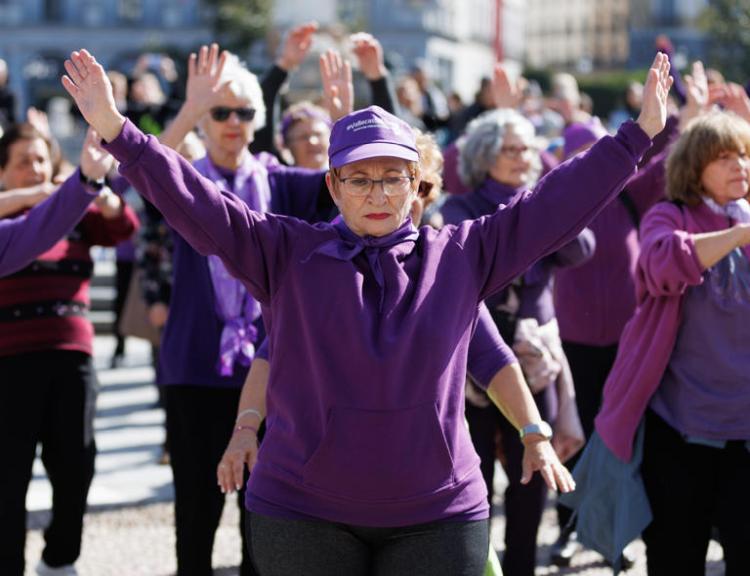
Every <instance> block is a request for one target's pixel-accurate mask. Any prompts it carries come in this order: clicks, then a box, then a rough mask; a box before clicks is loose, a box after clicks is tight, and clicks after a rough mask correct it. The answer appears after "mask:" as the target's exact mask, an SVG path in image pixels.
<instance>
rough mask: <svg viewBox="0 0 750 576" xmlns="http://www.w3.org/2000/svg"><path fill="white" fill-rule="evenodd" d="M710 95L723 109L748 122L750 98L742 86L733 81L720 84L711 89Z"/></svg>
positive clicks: (749, 120)
mask: <svg viewBox="0 0 750 576" xmlns="http://www.w3.org/2000/svg"><path fill="white" fill-rule="evenodd" d="M711 96H712V99H714V100H715V101H716V102H718V103H719V104H721V105H722V106H723V107H724V109H725V110H727V111H729V112H734V113H735V114H737V115H738V116H739V117H740V118H744V119H745V121H746V122H750V98H748V96H747V92H745V89H744V88H743V87H742V86H740V85H739V84H735V83H734V82H730V83H728V84H722V85H721V86H719V87H717V88H716V89H715V90H713V91H712V94H711Z"/></svg>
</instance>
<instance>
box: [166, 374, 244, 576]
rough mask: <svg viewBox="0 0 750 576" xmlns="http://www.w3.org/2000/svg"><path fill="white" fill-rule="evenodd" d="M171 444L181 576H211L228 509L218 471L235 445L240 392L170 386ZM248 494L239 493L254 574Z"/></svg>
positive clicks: (168, 428)
mask: <svg viewBox="0 0 750 576" xmlns="http://www.w3.org/2000/svg"><path fill="white" fill-rule="evenodd" d="M164 392H165V394H164V396H165V400H166V413H167V440H168V442H169V455H170V464H171V466H172V474H173V476H174V491H175V503H174V510H175V531H176V546H177V574H178V575H179V576H210V575H212V574H213V570H212V567H211V555H212V552H213V545H214V536H215V535H216V529H217V528H218V526H219V521H220V520H221V513H222V510H223V509H224V500H225V497H224V494H222V493H221V490H220V489H219V486H218V485H217V483H216V467H217V466H218V464H219V461H220V460H221V457H222V455H223V454H224V450H225V449H226V447H227V444H228V443H229V439H230V437H231V436H232V430H233V428H234V420H235V417H236V415H237V405H238V403H239V399H240V390H239V389H224V388H211V387H207V386H174V385H170V386H165V387H164ZM244 498H245V488H244V484H243V488H242V490H240V491H239V493H238V501H239V504H240V531H241V534H242V539H243V544H242V564H241V567H240V574H241V575H242V576H249V575H252V574H254V571H253V568H252V563H251V562H250V559H249V556H248V546H247V544H246V542H245V539H244V538H245V537H244V534H245V505H244Z"/></svg>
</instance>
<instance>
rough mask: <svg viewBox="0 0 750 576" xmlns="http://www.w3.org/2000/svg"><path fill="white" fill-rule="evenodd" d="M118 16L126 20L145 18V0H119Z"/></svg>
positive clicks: (138, 20) (135, 20) (134, 20)
mask: <svg viewBox="0 0 750 576" xmlns="http://www.w3.org/2000/svg"><path fill="white" fill-rule="evenodd" d="M117 16H118V17H119V18H120V20H123V21H124V22H133V23H135V22H140V21H141V20H143V0H118V2H117Z"/></svg>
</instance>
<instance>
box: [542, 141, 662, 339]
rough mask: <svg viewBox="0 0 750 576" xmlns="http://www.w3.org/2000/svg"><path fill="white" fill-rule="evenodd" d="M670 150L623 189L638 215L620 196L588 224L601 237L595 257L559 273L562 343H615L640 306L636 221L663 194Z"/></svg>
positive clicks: (557, 306) (557, 289)
mask: <svg viewBox="0 0 750 576" xmlns="http://www.w3.org/2000/svg"><path fill="white" fill-rule="evenodd" d="M666 154H667V152H666V150H665V151H662V152H661V153H660V154H659V155H658V156H655V157H654V158H652V160H651V162H650V163H649V164H648V165H647V166H645V167H643V168H641V169H640V170H639V171H638V173H637V174H636V175H635V176H634V177H633V178H632V179H631V180H630V182H628V184H627V186H626V191H624V192H622V195H625V194H627V196H628V198H629V199H630V201H631V202H632V209H633V210H634V212H633V213H631V211H630V209H629V208H628V207H627V205H626V204H625V202H624V201H622V200H621V199H618V201H617V202H611V203H610V204H608V205H607V207H606V208H604V210H602V212H601V214H599V216H597V217H596V218H595V219H594V221H593V222H591V223H590V224H589V228H590V229H591V231H592V232H593V233H594V235H595V237H596V251H595V253H594V255H593V258H591V259H590V260H589V261H588V262H585V263H583V264H582V265H580V266H577V267H575V268H567V269H560V270H559V271H558V272H557V274H556V276H555V310H556V311H557V322H558V324H559V325H560V336H561V337H562V339H563V341H565V342H574V343H576V344H585V345H588V346H611V345H613V344H617V342H618V341H619V340H620V334H622V329H623V328H624V327H625V324H626V323H627V321H628V320H629V319H630V317H631V316H632V315H633V312H635V306H636V301H635V292H636V290H635V270H636V262H637V260H638V254H639V253H640V243H639V241H638V222H637V221H636V220H635V219H636V218H638V220H640V219H641V218H642V217H643V215H644V214H645V213H646V211H648V209H649V208H651V206H653V205H654V204H655V203H656V202H657V201H658V200H659V199H660V198H663V197H664V162H665V159H666ZM622 195H621V198H622Z"/></svg>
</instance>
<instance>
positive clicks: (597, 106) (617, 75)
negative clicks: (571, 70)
mask: <svg viewBox="0 0 750 576" xmlns="http://www.w3.org/2000/svg"><path fill="white" fill-rule="evenodd" d="M646 72H647V71H646V70H623V71H615V72H600V73H596V74H587V75H585V76H576V78H577V80H578V88H579V89H580V90H581V92H585V93H586V94H588V95H589V96H591V99H592V100H593V101H594V114H596V115H597V116H599V117H601V118H607V117H608V116H609V115H610V113H611V112H612V111H613V110H615V109H616V108H618V107H620V106H622V105H624V103H625V90H627V87H628V85H629V84H630V83H631V82H645V81H646Z"/></svg>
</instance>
